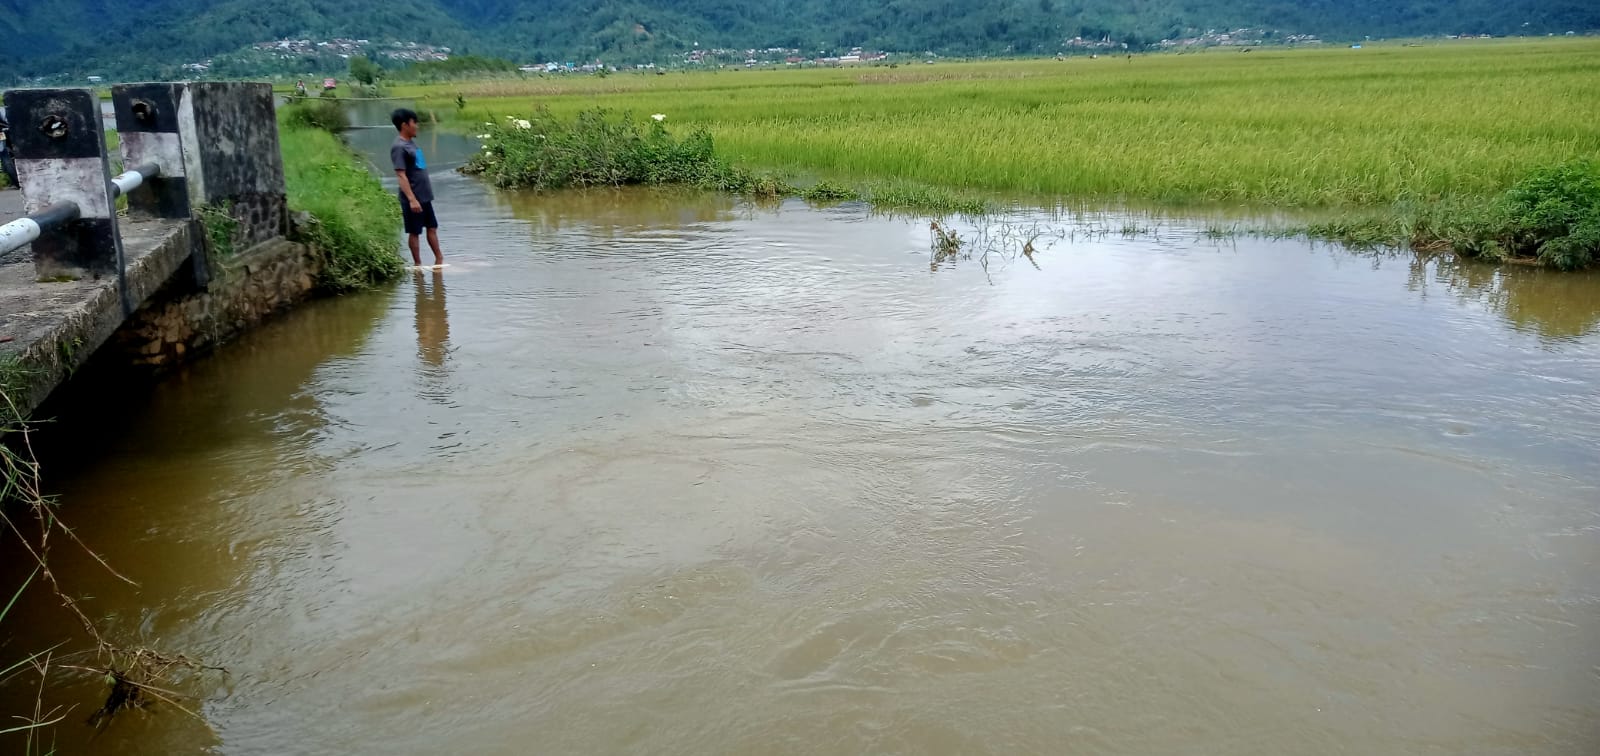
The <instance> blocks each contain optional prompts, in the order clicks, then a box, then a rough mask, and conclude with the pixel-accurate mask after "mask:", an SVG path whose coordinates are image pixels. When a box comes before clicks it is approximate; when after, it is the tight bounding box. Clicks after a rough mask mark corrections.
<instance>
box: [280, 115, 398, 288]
mask: <svg viewBox="0 0 1600 756" xmlns="http://www.w3.org/2000/svg"><path fill="white" fill-rule="evenodd" d="M332 112H333V113H334V114H335V115H334V120H332V121H331V122H330V120H329V116H328V114H327V110H326V109H325V108H320V107H318V106H317V105H316V104H314V103H312V104H305V105H296V106H293V107H288V108H283V109H282V110H281V111H280V115H279V132H278V137H279V141H280V144H281V147H282V150H283V169H284V177H285V179H286V180H287V183H288V193H289V208H290V209H291V210H296V211H305V212H308V213H310V214H311V216H312V218H313V219H314V222H313V223H311V224H310V225H309V228H308V229H307V230H306V231H305V234H306V235H307V236H308V237H309V241H311V242H313V243H315V244H316V246H317V248H318V249H320V250H321V251H322V253H323V254H324V255H325V256H326V259H327V267H326V269H325V270H324V271H323V275H322V281H321V282H320V283H321V285H322V286H323V287H324V288H326V289H328V290H331V291H349V290H352V289H361V288H366V287H369V286H372V285H375V284H378V283H381V282H383V281H387V280H389V279H392V278H394V277H395V276H398V275H400V273H401V272H403V271H404V270H405V263H404V262H403V261H402V260H401V259H400V256H399V254H398V252H397V250H398V249H399V247H398V244H397V241H396V239H397V237H396V234H397V233H398V230H399V228H400V210H399V205H398V204H396V202H395V200H394V197H393V196H391V195H390V194H389V192H387V191H386V190H384V188H383V186H382V185H381V184H379V183H378V180H377V179H376V178H373V176H372V174H371V173H369V172H368V171H367V169H366V167H365V166H364V165H363V164H362V163H361V160H360V158H358V157H357V156H355V155H354V154H352V153H351V152H350V149H349V148H348V147H346V146H345V145H344V143H343V142H341V141H339V137H337V136H335V134H334V132H333V131H332V130H330V129H336V128H338V127H339V123H338V121H337V114H338V109H337V108H333V109H332Z"/></svg>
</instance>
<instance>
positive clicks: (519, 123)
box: [512, 118, 533, 129]
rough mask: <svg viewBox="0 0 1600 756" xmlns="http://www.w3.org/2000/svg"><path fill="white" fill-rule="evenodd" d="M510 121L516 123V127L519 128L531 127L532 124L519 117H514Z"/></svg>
mask: <svg viewBox="0 0 1600 756" xmlns="http://www.w3.org/2000/svg"><path fill="white" fill-rule="evenodd" d="M512 123H515V124H516V125H517V128H519V129H531V128H533V124H531V123H528V122H527V121H524V120H522V119H521V118H518V119H516V120H515V121H513V122H512Z"/></svg>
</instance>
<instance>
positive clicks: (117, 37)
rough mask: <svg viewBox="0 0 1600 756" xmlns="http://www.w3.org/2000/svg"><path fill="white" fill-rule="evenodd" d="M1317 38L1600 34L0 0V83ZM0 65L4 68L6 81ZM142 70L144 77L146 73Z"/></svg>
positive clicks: (1240, 16)
mask: <svg viewBox="0 0 1600 756" xmlns="http://www.w3.org/2000/svg"><path fill="white" fill-rule="evenodd" d="M1241 26H1252V27H1264V28H1268V29H1276V30H1280V31H1281V32H1283V33H1286V34H1287V33H1311V34H1318V35H1321V36H1324V37H1326V38H1330V39H1360V38H1362V37H1365V36H1372V37H1393V36H1407V35H1425V34H1442V33H1473V34H1480V33H1488V34H1495V35H1503V34H1519V33H1522V34H1539V35H1542V34H1545V33H1557V34H1560V33H1563V32H1566V31H1568V30H1579V31H1582V30H1586V29H1594V28H1600V2H1594V1H1593V0H977V1H972V0H771V1H770V2H751V1H750V0H651V1H650V2H641V1H638V0H600V2H591V1H590V0H581V1H580V0H410V1H408V2H394V1H393V0H275V2H271V3H262V2H258V1H257V0H222V1H221V2H209V1H207V0H58V2H56V3H53V4H48V5H46V4H41V3H26V2H23V0H0V79H3V78H14V77H16V76H35V75H43V74H49V73H54V72H60V71H72V72H86V71H90V70H97V71H99V72H102V73H109V74H110V75H113V76H117V75H119V74H123V73H131V74H134V75H138V74H140V73H143V72H153V71H156V70H158V69H160V67H162V66H163V65H165V66H171V65H173V64H175V63H178V62H181V61H184V60H194V59H202V58H205V57H209V56H212V55H217V54H220V53H225V52H228V51H231V50H236V49H239V48H241V47H243V46H245V45H249V44H251V43H254V42H261V41H266V40H273V39H279V38H284V37H294V38H310V39H327V38H333V37H352V38H366V39H372V40H383V41H395V40H402V41H416V42H420V43H425V44H432V45H443V46H449V47H451V48H452V49H453V50H454V51H455V52H457V53H464V52H469V53H476V54H486V55H498V56H504V57H509V58H512V59H514V60H519V61H542V60H547V59H574V58H592V57H595V56H609V57H611V58H612V59H613V61H614V62H630V61H632V60H648V59H652V58H656V59H660V58H662V57H664V56H666V55H669V54H671V53H674V52H677V51H682V50H685V49H687V48H689V47H690V46H691V45H694V44H696V43H698V44H700V45H701V46H706V47H710V46H721V47H757V48H763V47H791V48H799V49H803V50H820V49H833V48H838V47H841V46H842V47H851V46H857V45H859V46H864V47H869V48H873V49H880V50H894V51H911V52H921V51H924V50H931V51H934V52H938V53H945V54H1000V53H1021V54H1050V53H1053V52H1055V51H1057V50H1058V49H1060V46H1061V44H1062V42H1063V41H1064V40H1066V39H1070V38H1072V37H1074V36H1082V37H1086V38H1096V39H1099V38H1104V37H1107V36H1109V37H1110V38H1112V39H1113V40H1117V41H1126V42H1128V43H1130V45H1132V46H1134V47H1139V46H1143V45H1145V44H1148V43H1151V42H1155V41H1157V40H1160V39H1162V38H1170V37H1179V36H1183V35H1185V34H1186V33H1194V32H1196V31H1200V30H1205V29H1209V28H1234V27H1241ZM4 74H9V75H10V76H5V75H4ZM144 75H149V74H148V73H145V74H144Z"/></svg>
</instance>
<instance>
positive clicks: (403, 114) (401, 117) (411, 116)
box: [389, 108, 417, 131]
mask: <svg viewBox="0 0 1600 756" xmlns="http://www.w3.org/2000/svg"><path fill="white" fill-rule="evenodd" d="M389 120H391V121H394V130H395V131H399V130H400V127H401V126H404V125H406V124H408V123H410V122H412V121H415V120H417V113H416V111H414V110H406V109H405V108H400V109H399V110H396V111H395V112H394V113H392V114H390V116H389Z"/></svg>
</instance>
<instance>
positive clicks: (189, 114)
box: [175, 82, 289, 250]
mask: <svg viewBox="0 0 1600 756" xmlns="http://www.w3.org/2000/svg"><path fill="white" fill-rule="evenodd" d="M175 86H177V87H180V88H181V90H182V91H181V92H180V94H179V102H178V134H179V139H180V141H181V142H182V146H183V161H184V172H185V178H186V183H187V185H188V191H189V203H190V206H191V207H192V208H193V209H194V210H199V209H200V208H202V207H212V208H220V207H223V206H226V207H228V208H229V210H228V214H229V215H230V216H232V218H233V219H234V220H235V221H237V222H238V223H239V228H238V231H237V234H236V235H235V243H236V244H238V245H239V247H240V249H241V250H242V249H244V248H247V247H251V246H254V245H256V244H260V243H261V242H265V241H269V240H271V239H275V238H277V237H280V236H283V235H285V234H286V233H288V231H289V209H288V202H287V200H286V198H285V196H284V179H283V153H281V152H280V151H279V147H278V121H277V114H276V111H275V109H274V108H273V105H272V85H270V84H255V83H249V82H194V83H189V84H179V85H175Z"/></svg>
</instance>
